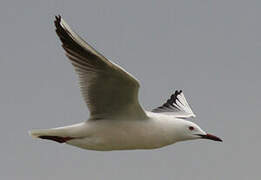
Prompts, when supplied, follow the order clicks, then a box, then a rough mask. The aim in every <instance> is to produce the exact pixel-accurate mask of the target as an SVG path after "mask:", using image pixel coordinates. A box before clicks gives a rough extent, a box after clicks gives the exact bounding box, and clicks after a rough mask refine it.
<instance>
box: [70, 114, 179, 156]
mask: <svg viewBox="0 0 261 180" xmlns="http://www.w3.org/2000/svg"><path fill="white" fill-rule="evenodd" d="M83 129H84V132H81V133H82V134H84V136H83V137H82V138H77V139H74V140H70V141H68V142H67V144H70V145H73V146H77V147H80V148H83V149H91V150H99V151H110V150H124V149H154V148H160V147H162V146H166V145H169V144H172V143H174V142H175V141H174V140H172V139H171V138H170V136H169V133H168V130H167V129H166V128H165V127H164V126H161V124H160V122H158V121H154V120H152V119H148V120H128V121H124V120H122V121H119V120H97V121H87V122H86V127H85V128H83ZM83 129H82V130H83Z"/></svg>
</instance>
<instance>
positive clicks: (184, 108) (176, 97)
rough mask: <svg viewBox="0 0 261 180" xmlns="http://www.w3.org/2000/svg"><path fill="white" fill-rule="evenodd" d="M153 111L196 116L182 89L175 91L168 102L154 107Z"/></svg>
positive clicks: (184, 116)
mask: <svg viewBox="0 0 261 180" xmlns="http://www.w3.org/2000/svg"><path fill="white" fill-rule="evenodd" d="M152 112H155V113H165V114H170V115H174V116H176V117H180V118H189V117H196V116H195V114H194V113H193V111H192V110H191V108H190V106H189V104H188V103H187V100H186V98H185V96H184V94H183V92H182V91H181V90H180V91H175V93H174V94H172V95H171V97H170V99H168V100H167V102H166V103H164V104H163V105H162V106H160V107H157V108H156V109H153V110H152Z"/></svg>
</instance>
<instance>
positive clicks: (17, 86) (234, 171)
mask: <svg viewBox="0 0 261 180" xmlns="http://www.w3.org/2000/svg"><path fill="white" fill-rule="evenodd" d="M57 14H61V15H62V17H63V18H64V19H65V20H66V21H67V22H68V24H70V26H71V27H72V28H73V29H74V30H75V31H76V32H78V33H79V34H80V35H81V36H82V37H84V38H85V39H86V40H87V41H88V42H89V43H90V44H91V45H93V46H94V47H95V48H96V49H97V50H98V51H100V52H101V53H102V54H103V55H105V56H106V57H107V58H109V59H111V60H112V61H114V62H115V63H117V64H119V65H121V66H122V67H123V68H125V69H126V70H127V71H128V72H130V73H132V74H133V75H134V76H135V77H136V78H137V79H139V80H140V83H141V89H140V102H141V104H143V105H144V107H145V108H146V109H152V108H154V107H157V106H159V105H161V104H162V103H163V102H164V101H165V100H166V99H167V98H168V97H169V96H170V94H171V93H172V92H174V90H175V89H182V90H184V93H185V96H186V97H187V100H188V102H189V103H190V104H191V106H192V108H193V111H194V112H195V114H196V115H197V118H196V119H194V120H193V121H195V122H196V123H197V124H199V125H200V126H201V127H202V128H203V129H204V130H206V131H208V132H210V133H213V134H216V135H218V136H220V137H221V138H222V139H224V142H223V143H217V142H212V141H206V140H197V141H187V142H183V143H177V144H175V145H171V146H168V147H165V148H162V149H158V150H136V151H115V152H95V151H88V150H81V149H78V148H75V147H72V146H68V145H61V144H57V143H55V142H51V141H43V140H36V139H32V138H31V137H29V136H28V134H27V131H28V130H30V129H35V128H51V127H57V126H63V125H69V124H73V123H78V122H81V121H83V120H85V119H87V117H88V111H87V108H86V106H85V104H84V101H83V99H82V98H81V95H80V91H79V88H78V83H77V76H76V75H75V73H74V71H73V68H72V66H71V65H70V63H69V61H68V60H67V59H66V57H65V55H64V51H63V50H62V48H61V47H60V42H59V40H58V38H57V37H56V34H55V32H54V25H53V20H54V15H57ZM260 17H261V1H258V0H249V1H243V0H219V1H207V0H193V1H183V0H178V1H140V0H132V1H122V0H110V1H105V0H104V1H88V0H85V1H51V0H45V1H33V0H30V1H29V0H23V1H13V0H10V1H7V0H4V1H1V6H0V29H1V30H0V32H1V33H0V39H1V41H0V51H1V54H0V82H1V93H0V100H1V101H0V114H1V115H0V117H1V126H0V137H1V139H2V146H1V153H0V159H1V162H0V170H1V173H0V177H1V179H19V180H28V179H39V180H47V179H106V180H115V179H124V180H133V179H146V180H154V179H155V180H156V179H164V180H165V179H169V180H173V179H194V180H199V179H200V180H201V179H206V180H219V179H238V180H239V179H242V180H243V179H247V178H248V179H257V178H258V177H260V172H259V171H260V148H261V143H260V137H261V136H260V134H259V132H260V130H259V129H260V125H261V123H260V107H261V101H260V97H261V96H260V92H261V80H260V77H261V72H260V67H261V63H260V57H261V35H260V33H261V23H260Z"/></svg>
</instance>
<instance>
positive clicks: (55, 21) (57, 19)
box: [54, 15, 62, 27]
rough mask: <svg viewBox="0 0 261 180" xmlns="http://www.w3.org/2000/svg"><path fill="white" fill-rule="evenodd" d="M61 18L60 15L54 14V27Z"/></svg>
mask: <svg viewBox="0 0 261 180" xmlns="http://www.w3.org/2000/svg"><path fill="white" fill-rule="evenodd" d="M61 19H62V17H61V15H57V16H55V20H54V24H55V26H56V27H57V26H58V25H59V24H60V22H61Z"/></svg>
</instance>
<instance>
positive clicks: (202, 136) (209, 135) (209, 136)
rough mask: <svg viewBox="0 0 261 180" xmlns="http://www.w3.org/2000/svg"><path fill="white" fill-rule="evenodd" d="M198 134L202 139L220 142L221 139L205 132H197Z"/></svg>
mask: <svg viewBox="0 0 261 180" xmlns="http://www.w3.org/2000/svg"><path fill="white" fill-rule="evenodd" d="M199 136H200V137H201V138H202V139H210V140H213V141H221V142H222V139H220V138H219V137H217V136H214V135H212V134H205V135H202V134H199Z"/></svg>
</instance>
